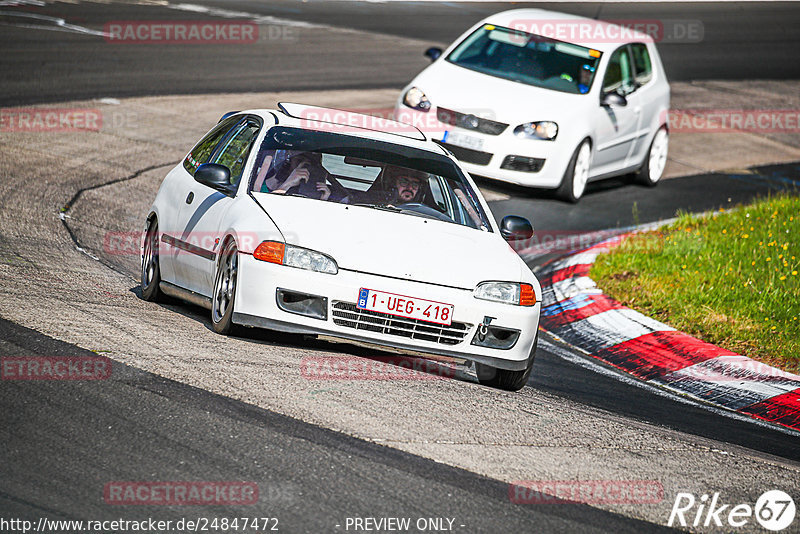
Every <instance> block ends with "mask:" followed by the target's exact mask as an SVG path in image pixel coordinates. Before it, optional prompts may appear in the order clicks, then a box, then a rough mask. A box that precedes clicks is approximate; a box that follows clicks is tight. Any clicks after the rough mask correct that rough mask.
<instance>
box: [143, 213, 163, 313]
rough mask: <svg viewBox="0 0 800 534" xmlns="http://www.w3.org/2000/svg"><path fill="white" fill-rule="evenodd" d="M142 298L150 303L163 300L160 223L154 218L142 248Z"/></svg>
mask: <svg viewBox="0 0 800 534" xmlns="http://www.w3.org/2000/svg"><path fill="white" fill-rule="evenodd" d="M141 283H142V298H143V299H144V300H146V301H149V302H160V301H161V300H163V293H161V288H160V287H159V284H161V267H160V265H159V261H158V221H157V220H156V218H155V217H153V218H152V219H151V220H150V222H149V223H148V225H147V230H145V234H144V247H143V248H142V277H141Z"/></svg>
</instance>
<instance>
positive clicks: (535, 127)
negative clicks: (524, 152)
mask: <svg viewBox="0 0 800 534" xmlns="http://www.w3.org/2000/svg"><path fill="white" fill-rule="evenodd" d="M514 135H516V136H517V137H527V138H529V139H544V140H545V141H552V140H553V139H555V138H556V136H557V135H558V124H556V123H554V122H553V121H539V122H526V123H525V124H520V125H519V126H517V127H516V128H514Z"/></svg>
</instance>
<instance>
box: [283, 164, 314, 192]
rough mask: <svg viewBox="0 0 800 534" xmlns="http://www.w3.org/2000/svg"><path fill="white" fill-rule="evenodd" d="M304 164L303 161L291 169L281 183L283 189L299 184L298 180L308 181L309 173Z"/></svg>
mask: <svg viewBox="0 0 800 534" xmlns="http://www.w3.org/2000/svg"><path fill="white" fill-rule="evenodd" d="M305 166H306V164H305V163H301V164H300V165H299V166H298V167H297V168H296V169H295V170H293V171H292V174H290V175H289V178H287V179H286V181H285V182H284V183H283V188H284V189H289V188H290V187H294V186H296V185H299V184H300V182H307V181H308V179H309V178H310V177H311V174H310V173H309V172H308V169H306V168H305Z"/></svg>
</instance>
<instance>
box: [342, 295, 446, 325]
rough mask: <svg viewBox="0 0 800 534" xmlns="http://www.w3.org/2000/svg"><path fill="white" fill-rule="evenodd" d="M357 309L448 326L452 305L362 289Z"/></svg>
mask: <svg viewBox="0 0 800 534" xmlns="http://www.w3.org/2000/svg"><path fill="white" fill-rule="evenodd" d="M357 307H358V308H360V309H362V310H369V311H374V312H378V313H385V314H388V315H396V316H399V317H407V318H409V319H419V320H420V321H426V322H429V323H436V324H443V325H448V326H449V325H450V323H451V322H452V320H453V319H452V318H453V305H452V304H445V303H443V302H436V301H434V300H425V299H420V298H416V297H408V296H406V295H398V294H396V293H387V292H385V291H376V290H374V289H365V288H363V287H362V288H361V289H360V290H359V292H358V304H357Z"/></svg>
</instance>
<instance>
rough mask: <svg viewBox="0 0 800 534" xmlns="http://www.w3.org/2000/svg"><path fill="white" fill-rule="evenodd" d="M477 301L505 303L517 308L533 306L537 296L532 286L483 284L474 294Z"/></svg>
mask: <svg viewBox="0 0 800 534" xmlns="http://www.w3.org/2000/svg"><path fill="white" fill-rule="evenodd" d="M472 294H473V296H474V297H475V298H476V299H481V300H491V301H494V302H503V303H505V304H513V305H516V306H533V305H534V304H536V295H535V294H534V291H533V286H532V285H530V284H518V283H516V282H482V283H480V284H478V287H476V288H475V291H474V292H473V293H472Z"/></svg>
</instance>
